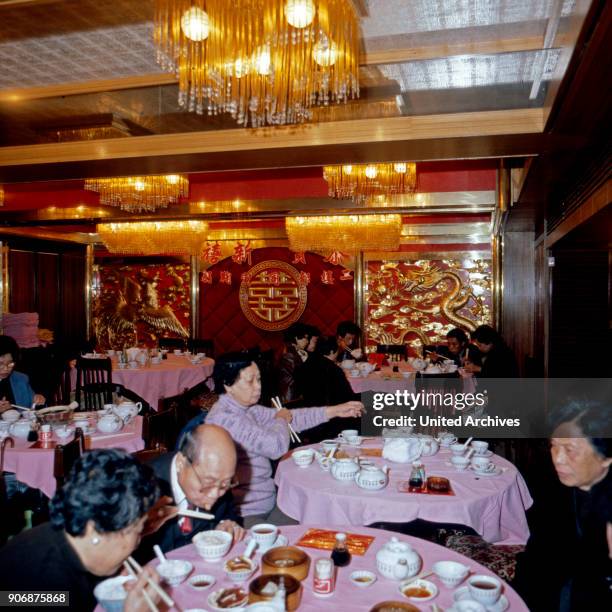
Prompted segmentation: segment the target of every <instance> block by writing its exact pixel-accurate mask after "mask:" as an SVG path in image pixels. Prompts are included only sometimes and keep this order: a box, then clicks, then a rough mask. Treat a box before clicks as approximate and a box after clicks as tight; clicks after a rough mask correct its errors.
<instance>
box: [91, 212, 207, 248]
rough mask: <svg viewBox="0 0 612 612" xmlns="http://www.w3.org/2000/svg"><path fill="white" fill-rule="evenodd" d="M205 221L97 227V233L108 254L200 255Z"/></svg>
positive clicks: (138, 223) (205, 236)
mask: <svg viewBox="0 0 612 612" xmlns="http://www.w3.org/2000/svg"><path fill="white" fill-rule="evenodd" d="M207 230H208V224H207V223H206V222H205V221H191V220H190V221H138V222H134V223H100V224H98V226H97V232H98V235H99V236H100V239H101V240H102V242H103V243H104V246H105V247H106V248H107V250H108V251H109V253H116V254H120V255H200V254H201V253H202V251H203V250H204V246H205V244H206V240H207Z"/></svg>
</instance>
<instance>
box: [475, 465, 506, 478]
mask: <svg viewBox="0 0 612 612" xmlns="http://www.w3.org/2000/svg"><path fill="white" fill-rule="evenodd" d="M470 469H471V470H472V472H474V475H476V476H499V475H500V474H501V473H502V471H503V470H502V469H501V468H500V467H499V466H497V465H496V466H495V469H494V470H491V471H489V472H478V471H477V470H475V469H474V468H473V467H470Z"/></svg>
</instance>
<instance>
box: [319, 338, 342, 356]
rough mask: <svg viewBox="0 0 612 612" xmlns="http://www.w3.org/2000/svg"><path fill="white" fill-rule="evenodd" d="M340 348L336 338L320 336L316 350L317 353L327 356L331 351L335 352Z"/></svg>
mask: <svg viewBox="0 0 612 612" xmlns="http://www.w3.org/2000/svg"><path fill="white" fill-rule="evenodd" d="M337 350H338V343H337V342H336V339H335V338H330V337H329V336H323V337H322V338H319V341H318V342H317V347H316V349H315V352H316V353H317V355H323V356H324V357H327V355H329V354H330V353H335V352H336V351H337Z"/></svg>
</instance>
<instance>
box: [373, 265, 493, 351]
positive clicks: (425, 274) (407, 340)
mask: <svg viewBox="0 0 612 612" xmlns="http://www.w3.org/2000/svg"><path fill="white" fill-rule="evenodd" d="M459 257H460V258H459ZM459 257H458V258H456V259H440V260H431V259H423V260H415V261H403V262H370V263H369V264H368V270H367V274H366V291H365V299H366V305H367V314H366V333H367V338H368V340H367V344H368V345H369V347H370V348H375V345H376V344H408V345H409V346H410V347H412V348H413V349H415V351H416V352H420V349H421V347H422V345H424V344H435V343H438V342H441V341H443V340H444V337H445V335H446V333H447V332H448V331H449V330H450V329H452V328H453V327H460V328H462V329H465V330H467V331H473V330H474V329H476V327H477V326H478V325H480V324H482V323H491V313H492V298H491V294H492V278H491V261H490V260H489V259H476V258H471V257H467V256H464V257H461V256H459Z"/></svg>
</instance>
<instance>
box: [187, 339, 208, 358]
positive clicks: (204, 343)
mask: <svg viewBox="0 0 612 612" xmlns="http://www.w3.org/2000/svg"><path fill="white" fill-rule="evenodd" d="M187 348H189V350H190V351H191V352H192V353H206V356H207V357H214V356H215V341H214V340H212V339H210V338H191V340H188V341H187Z"/></svg>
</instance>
